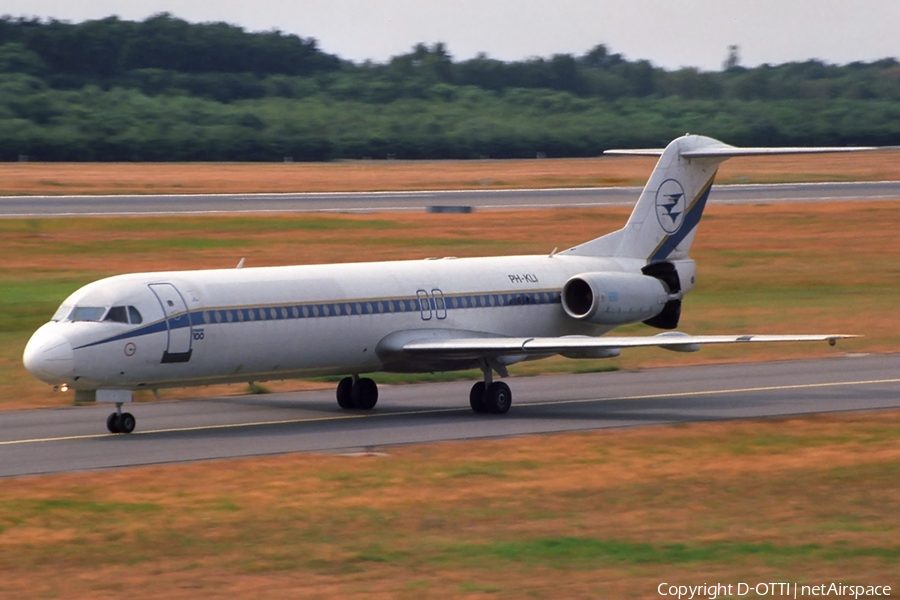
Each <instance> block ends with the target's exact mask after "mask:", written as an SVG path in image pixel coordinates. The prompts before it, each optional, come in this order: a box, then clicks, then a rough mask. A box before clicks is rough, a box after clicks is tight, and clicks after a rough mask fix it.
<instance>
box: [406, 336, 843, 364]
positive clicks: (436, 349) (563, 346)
mask: <svg viewBox="0 0 900 600" xmlns="http://www.w3.org/2000/svg"><path fill="white" fill-rule="evenodd" d="M853 337H859V336H855V335H843V334H816V335H687V334H684V333H679V332H666V333H661V334H658V335H653V336H644V337H636V336H627V337H626V336H603V337H592V336H579V335H573V336H562V337H461V338H450V339H424V340H415V339H413V340H410V341H407V342H406V343H404V344H403V345H402V350H403V351H404V352H407V353H409V354H413V355H419V356H423V357H424V356H429V357H433V358H466V357H472V358H475V357H484V356H523V355H524V356H528V355H552V354H583V355H585V356H588V355H589V354H590V352H592V351H593V352H598V351H612V352H614V351H617V350H621V349H623V348H641V347H648V346H657V347H660V348H665V349H667V350H674V351H677V352H694V351H696V350H699V349H700V346H701V345H703V344H741V343H749V342H828V343H829V344H831V345H832V346H833V345H834V344H835V342H836V341H837V340H840V339H845V338H853Z"/></svg>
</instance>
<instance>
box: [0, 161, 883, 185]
mask: <svg viewBox="0 0 900 600" xmlns="http://www.w3.org/2000/svg"><path fill="white" fill-rule="evenodd" d="M654 164H655V159H654V158H646V157H612V156H609V157H600V158H585V159H546V160H482V161H388V162H384V161H347V162H334V163H284V164H279V163H274V164H273V163H252V164H251V163H190V164H184V163H175V164H164V163H149V164H148V163H87V164H84V163H2V164H0V195H35V194H48V195H62V194H163V193H166V194H198V193H255V192H270V193H276V192H326V191H370V190H423V189H424V190H443V189H470V188H474V189H481V188H548V187H595V186H600V187H605V186H619V185H643V184H644V183H645V181H646V178H647V176H648V175H649V174H650V171H651V170H652V169H653V165H654ZM898 179H900V151H898V150H884V151H879V152H875V153H861V154H848V155H819V156H789V157H771V158H765V157H756V158H738V159H734V160H731V161H728V162H727V163H725V164H724V165H723V167H722V169H721V171H720V174H719V177H718V179H717V181H718V182H719V183H749V182H772V181H787V182H800V181H878V180H898Z"/></svg>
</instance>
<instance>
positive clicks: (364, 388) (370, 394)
mask: <svg viewBox="0 0 900 600" xmlns="http://www.w3.org/2000/svg"><path fill="white" fill-rule="evenodd" d="M337 401H338V406H340V407H341V408H359V409H362V410H371V409H373V408H375V404H376V403H377V402H378V385H377V384H376V383H375V382H374V381H372V380H371V379H369V378H367V377H360V376H359V375H354V376H352V377H344V378H343V379H341V381H340V383H338V386H337Z"/></svg>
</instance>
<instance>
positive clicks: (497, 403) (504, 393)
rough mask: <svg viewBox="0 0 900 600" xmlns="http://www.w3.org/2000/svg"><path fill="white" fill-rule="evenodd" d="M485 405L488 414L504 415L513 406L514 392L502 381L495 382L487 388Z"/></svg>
mask: <svg viewBox="0 0 900 600" xmlns="http://www.w3.org/2000/svg"><path fill="white" fill-rule="evenodd" d="M484 404H485V408H486V409H487V412H491V413H494V414H495V415H502V414H504V413H506V412H508V411H509V407H510V406H512V392H511V391H510V389H509V386H508V385H506V384H505V383H503V382H502V381H495V382H494V383H492V384H491V385H489V386H488V387H487V391H486V392H485V394H484Z"/></svg>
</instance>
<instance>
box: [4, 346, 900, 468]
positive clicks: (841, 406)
mask: <svg viewBox="0 0 900 600" xmlns="http://www.w3.org/2000/svg"><path fill="white" fill-rule="evenodd" d="M508 381H509V383H510V384H511V387H512V389H513V397H514V400H513V406H512V409H511V410H510V412H509V413H508V414H506V415H476V414H474V413H473V412H472V411H471V410H470V409H469V407H468V393H469V387H470V386H471V383H472V382H455V383H435V384H418V385H402V386H401V385H398V386H382V387H381V390H380V391H381V394H380V399H379V402H378V405H377V407H376V408H375V409H374V410H373V411H342V410H340V409H339V408H338V407H337V403H336V401H335V400H334V392H333V391H331V390H326V391H317V392H302V393H285V394H270V395H261V396H233V397H221V398H212V399H202V400H183V401H168V402H165V401H163V402H152V403H140V404H135V405H132V406H130V407H129V408H128V410H130V411H131V412H132V413H133V414H134V415H135V416H136V417H137V430H136V431H135V432H134V433H132V434H130V435H111V434H108V433H106V427H105V421H106V416H107V414H108V413H109V412H110V411H111V407H110V406H106V405H98V406H86V407H66V408H57V409H43V410H29V411H17V412H7V413H0V477H11V476H18V475H27V474H39V473H54V472H68V471H80V470H93V469H105V468H114V467H127V466H134V465H147V464H158V463H173V462H186V461H194V460H204V459H220V458H232V457H244V456H259V455H266V454H279V453H287V452H354V451H360V450H364V449H379V450H382V451H383V450H385V449H387V448H388V447H390V446H391V445H397V444H417V443H427V442H435V441H442V440H469V439H477V438H493V437H502V436H518V435H527V434H541V433H551V432H563V431H580V430H596V429H606V428H617V427H640V426H649V425H658V424H664V423H677V422H693V421H712V420H723V419H747V418H760V417H778V416H785V415H798V414H807V413H821V412H833V411H853V410H874V409H887V408H900V354H898V355H861V356H852V355H851V356H840V355H837V356H835V357H834V358H826V359H821V360H814V361H786V362H772V363H751V364H735V365H716V366H700V367H682V368H668V369H652V370H647V371H636V372H612V373H594V374H582V375H553V376H542V377H528V378H513V379H509V380H508ZM786 426H787V425H786ZM388 451H389V449H388Z"/></svg>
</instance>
